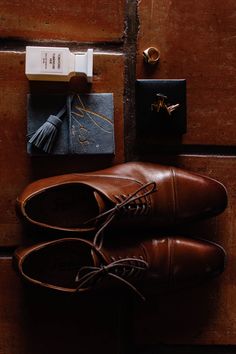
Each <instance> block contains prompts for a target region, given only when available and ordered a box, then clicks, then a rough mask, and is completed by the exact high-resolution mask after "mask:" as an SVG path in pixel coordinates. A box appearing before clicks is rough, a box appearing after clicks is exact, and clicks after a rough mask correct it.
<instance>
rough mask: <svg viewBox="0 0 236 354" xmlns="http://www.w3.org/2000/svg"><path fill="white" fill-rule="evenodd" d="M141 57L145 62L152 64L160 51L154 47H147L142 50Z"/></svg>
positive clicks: (158, 56) (157, 58)
mask: <svg viewBox="0 0 236 354" xmlns="http://www.w3.org/2000/svg"><path fill="white" fill-rule="evenodd" d="M143 57H144V60H145V61H146V63H148V64H151V65H154V64H156V63H157V62H158V60H159V59H160V51H159V50H158V49H157V48H155V47H149V48H147V49H145V50H144V51H143Z"/></svg>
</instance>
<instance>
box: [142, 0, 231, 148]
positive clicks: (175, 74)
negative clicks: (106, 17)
mask: <svg viewBox="0 0 236 354" xmlns="http://www.w3.org/2000/svg"><path fill="white" fill-rule="evenodd" d="M235 13H236V3H235V1H233V0H228V1H225V2H214V3H212V1H211V0H206V1H204V2H201V4H199V3H198V2H192V3H191V6H190V5H189V1H188V0H183V1H177V2H169V1H165V0H160V1H152V0H147V1H141V2H140V3H139V20H140V31H139V35H138V56H137V78H139V79H141V78H151V79H187V105H188V116H187V124H188V130H187V134H185V135H183V137H182V139H181V141H180V140H179V141H178V140H177V139H174V138H173V139H172V141H169V144H170V145H171V144H181V143H183V144H203V145H236V125H235V118H234V117H235V114H236V107H235V99H236V90H235V88H236V75H235V73H236V66H235V65H234V58H235V54H236V45H235V44H236V36H235V34H236V26H235V21H234V16H235ZM150 46H154V47H157V48H159V50H160V51H161V58H160V62H159V64H157V65H156V66H153V67H150V66H148V65H147V64H145V63H144V61H143V58H142V52H143V50H144V49H146V48H147V47H150ZM156 144H157V145H158V144H165V145H166V138H160V139H159V141H157V142H156Z"/></svg>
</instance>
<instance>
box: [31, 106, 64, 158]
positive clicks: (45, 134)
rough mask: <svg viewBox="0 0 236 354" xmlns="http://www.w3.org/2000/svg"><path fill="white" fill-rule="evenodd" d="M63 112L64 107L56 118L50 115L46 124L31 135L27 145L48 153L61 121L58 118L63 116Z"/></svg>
mask: <svg viewBox="0 0 236 354" xmlns="http://www.w3.org/2000/svg"><path fill="white" fill-rule="evenodd" d="M65 111H66V106H64V107H63V108H62V109H61V110H60V112H59V113H58V114H57V115H56V116H54V115H50V116H49V118H48V119H47V120H46V122H45V123H44V124H43V125H42V126H41V127H40V128H39V129H38V130H36V132H34V133H33V135H32V136H31V138H30V139H29V143H30V144H32V145H34V146H36V147H37V148H38V149H40V150H43V151H44V152H47V153H50V151H51V150H52V147H53V144H54V141H55V138H56V136H57V133H58V130H59V129H60V126H61V124H62V119H60V118H61V117H62V116H63V114H64V113H65Z"/></svg>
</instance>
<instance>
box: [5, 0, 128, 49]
mask: <svg viewBox="0 0 236 354" xmlns="http://www.w3.org/2000/svg"><path fill="white" fill-rule="evenodd" d="M0 6H1V18H0V37H1V38H4V37H5V38H8V39H23V40H59V41H74V42H76V41H77V42H103V41H108V42H121V41H122V40H123V34H124V8H125V1H124V0H117V1H109V0H105V1H104V0H91V1H89V2H88V1H86V0H80V1H76V0H72V1H70V3H69V4H68V2H67V1H60V0H54V1H46V2H45V1H41V0H40V1H36V2H34V3H33V4H32V3H31V2H29V1H27V0H23V1H19V0H13V1H11V2H9V1H7V0H1V2H0Z"/></svg>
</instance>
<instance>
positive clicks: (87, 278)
mask: <svg viewBox="0 0 236 354" xmlns="http://www.w3.org/2000/svg"><path fill="white" fill-rule="evenodd" d="M155 191H156V183H155V182H148V183H146V184H144V185H142V186H141V187H140V188H138V189H137V190H136V191H134V192H133V193H132V194H130V195H128V196H127V197H126V196H122V199H123V200H122V201H120V202H119V203H117V204H116V205H115V206H114V207H113V208H111V209H109V210H107V211H106V212H104V213H102V214H100V215H98V216H96V217H95V218H92V219H90V220H88V221H87V222H86V223H89V222H91V221H98V220H100V219H102V218H105V221H104V222H103V223H102V225H101V227H100V228H99V230H98V231H97V233H96V235H95V237H94V240H93V245H94V249H95V251H96V250H97V251H100V249H101V248H102V244H103V231H104V229H105V228H106V227H107V226H108V225H109V224H110V223H111V222H112V220H113V219H114V218H115V217H116V215H117V214H119V213H121V212H128V213H133V214H134V215H137V213H139V214H143V213H144V211H145V209H146V204H145V205H144V204H143V202H142V199H146V197H147V196H148V195H149V194H151V193H153V192H155ZM140 192H141V193H140ZM137 200H139V201H140V203H139V204H136V203H135V202H136V201H137ZM148 267H149V265H148V263H147V262H146V261H145V260H143V259H140V258H137V257H132V258H130V257H126V258H123V259H119V260H115V261H113V262H111V263H109V264H107V265H101V266H99V267H94V266H85V267H82V268H81V269H80V270H79V271H78V273H77V276H76V279H75V281H76V282H77V288H76V290H77V291H80V290H81V289H83V288H91V287H93V286H94V285H95V284H96V283H97V282H99V281H100V280H102V279H103V278H104V277H111V278H113V279H116V280H117V281H119V282H121V283H122V284H123V285H125V286H127V287H128V288H129V289H131V290H132V291H133V292H134V293H135V294H136V295H138V296H139V297H140V298H141V299H142V300H145V297H144V296H143V295H142V294H141V293H140V291H139V290H138V289H137V288H136V287H135V286H134V285H133V284H131V283H130V282H129V281H128V280H126V279H124V276H125V277H127V278H128V277H130V276H137V275H138V274H140V273H143V272H145V271H146V270H147V269H148ZM84 272H85V274H83V275H82V273H84Z"/></svg>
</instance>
